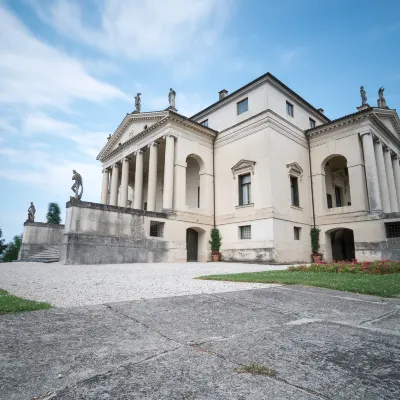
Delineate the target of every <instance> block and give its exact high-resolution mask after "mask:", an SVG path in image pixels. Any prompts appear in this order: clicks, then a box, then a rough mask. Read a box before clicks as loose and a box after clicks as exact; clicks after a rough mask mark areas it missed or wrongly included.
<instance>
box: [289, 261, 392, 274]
mask: <svg viewBox="0 0 400 400" xmlns="http://www.w3.org/2000/svg"><path fill="white" fill-rule="evenodd" d="M288 270H289V271H292V272H336V273H350V274H377V275H384V274H399V273H400V261H390V260H382V261H362V262H360V261H357V260H354V261H334V262H331V263H326V262H320V263H315V264H311V265H310V266H308V265H300V266H298V267H289V268H288Z"/></svg>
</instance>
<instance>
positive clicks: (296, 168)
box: [286, 161, 303, 179]
mask: <svg viewBox="0 0 400 400" xmlns="http://www.w3.org/2000/svg"><path fill="white" fill-rule="evenodd" d="M286 168H289V175H294V176H297V177H299V178H300V179H301V178H302V177H303V168H301V167H300V164H299V163H297V162H296V161H294V162H291V163H289V164H286Z"/></svg>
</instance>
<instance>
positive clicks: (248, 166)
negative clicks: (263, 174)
mask: <svg viewBox="0 0 400 400" xmlns="http://www.w3.org/2000/svg"><path fill="white" fill-rule="evenodd" d="M255 165H256V162H255V161H250V160H244V159H242V160H240V161H239V162H238V163H236V164H235V165H234V166H233V167H232V168H231V170H232V174H233V178H235V176H236V175H240V174H243V173H246V172H251V173H252V174H253V175H254V166H255Z"/></svg>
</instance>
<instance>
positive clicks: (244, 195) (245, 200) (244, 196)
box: [239, 174, 251, 206]
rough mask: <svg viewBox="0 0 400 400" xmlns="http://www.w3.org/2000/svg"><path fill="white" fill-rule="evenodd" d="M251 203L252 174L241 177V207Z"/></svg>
mask: <svg viewBox="0 0 400 400" xmlns="http://www.w3.org/2000/svg"><path fill="white" fill-rule="evenodd" d="M250 203H251V177H250V174H246V175H240V176H239V205H240V206H245V205H247V204H250Z"/></svg>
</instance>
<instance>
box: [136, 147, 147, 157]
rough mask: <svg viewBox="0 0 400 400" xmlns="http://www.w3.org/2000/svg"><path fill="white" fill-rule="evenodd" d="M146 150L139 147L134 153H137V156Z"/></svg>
mask: <svg viewBox="0 0 400 400" xmlns="http://www.w3.org/2000/svg"><path fill="white" fill-rule="evenodd" d="M145 152H146V151H145V150H144V149H139V150H136V151H135V152H134V153H133V155H135V156H137V155H138V154H143V153H145Z"/></svg>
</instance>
